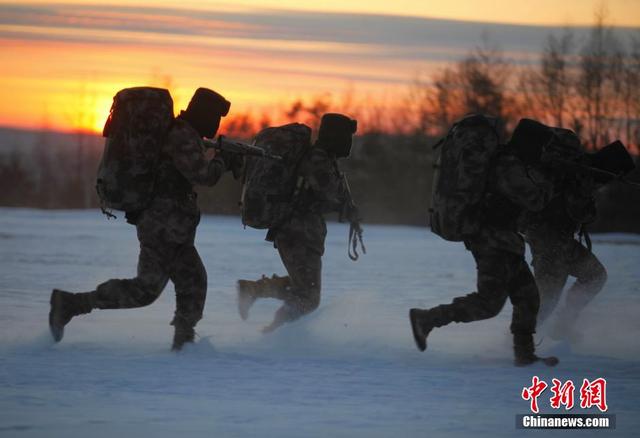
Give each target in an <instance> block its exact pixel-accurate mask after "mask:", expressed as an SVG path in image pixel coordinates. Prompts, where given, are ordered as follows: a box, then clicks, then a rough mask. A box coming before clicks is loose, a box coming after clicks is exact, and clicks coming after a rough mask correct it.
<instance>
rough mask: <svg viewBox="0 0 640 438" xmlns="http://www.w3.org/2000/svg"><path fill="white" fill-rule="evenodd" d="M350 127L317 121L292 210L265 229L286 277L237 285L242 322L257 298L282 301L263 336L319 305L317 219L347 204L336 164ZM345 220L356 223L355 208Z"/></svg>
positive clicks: (346, 122)
mask: <svg viewBox="0 0 640 438" xmlns="http://www.w3.org/2000/svg"><path fill="white" fill-rule="evenodd" d="M356 126H357V124H356V121H355V120H352V119H350V118H348V117H346V116H344V115H341V114H325V115H324V116H323V117H322V120H321V124H320V129H319V133H318V140H317V141H316V143H315V144H314V145H312V146H310V147H308V148H306V149H307V150H308V152H306V153H305V154H304V156H303V158H302V161H301V162H300V163H299V166H298V172H297V175H296V176H297V177H298V180H299V181H302V183H301V184H299V190H298V191H297V193H296V194H295V195H294V199H293V200H292V202H291V205H292V208H293V210H292V212H291V213H290V215H289V217H288V219H287V220H286V221H285V222H284V223H283V224H282V225H280V226H278V227H277V228H271V229H269V232H268V234H267V240H268V241H272V242H274V247H275V248H277V250H278V253H279V254H280V258H281V259H282V262H283V264H284V266H285V268H286V270H287V273H288V276H286V277H279V276H276V275H274V276H273V277H271V278H267V277H265V276H263V277H262V279H260V280H257V281H250V280H239V281H238V311H239V313H240V316H241V318H242V319H247V317H248V314H249V309H250V308H251V306H252V305H253V304H254V302H255V301H256V300H257V299H258V298H275V299H278V300H281V301H283V305H282V306H281V307H280V308H279V309H278V310H277V311H276V313H275V316H274V319H273V322H272V323H271V324H269V325H268V326H266V327H264V329H263V333H269V332H272V331H273V330H275V329H277V328H278V327H280V326H281V325H283V324H285V323H287V322H291V321H295V320H296V319H298V318H300V317H302V316H303V315H306V314H309V313H311V312H313V311H314V310H315V309H317V308H318V305H319V304H320V287H321V273H322V255H323V254H324V241H325V237H326V235H327V226H326V223H325V220H324V217H323V214H325V213H329V212H334V211H341V210H342V209H343V207H344V206H345V203H347V200H348V199H347V198H348V196H347V188H346V187H345V185H344V182H343V181H344V180H343V178H342V177H341V174H340V172H339V169H338V163H337V160H338V159H339V158H344V157H348V156H349V154H350V152H351V144H352V136H353V134H355V132H356ZM346 217H347V219H348V220H349V221H350V222H352V223H353V222H354V221H355V222H357V221H358V220H359V218H358V212H357V209H355V206H354V207H353V208H350V209H349V211H347V212H346Z"/></svg>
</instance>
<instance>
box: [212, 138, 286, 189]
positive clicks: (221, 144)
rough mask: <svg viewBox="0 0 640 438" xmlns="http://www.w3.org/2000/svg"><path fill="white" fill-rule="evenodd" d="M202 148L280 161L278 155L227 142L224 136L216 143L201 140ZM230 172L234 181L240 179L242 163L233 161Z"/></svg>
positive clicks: (234, 142)
mask: <svg viewBox="0 0 640 438" xmlns="http://www.w3.org/2000/svg"><path fill="white" fill-rule="evenodd" d="M202 142H203V143H204V147H205V148H207V149H216V150H219V151H224V152H228V153H231V154H235V155H238V156H243V157H245V156H252V157H260V158H268V159H270V160H282V157H281V156H280V155H274V154H270V153H269V152H267V151H265V150H264V149H262V148H259V147H257V146H255V145H252V144H247V143H242V142H240V141H233V140H227V138H226V137H225V136H224V135H219V136H218V140H217V141H211V140H206V139H203V140H202ZM230 167H231V171H232V172H233V177H234V178H235V179H240V176H241V173H240V171H241V170H242V167H243V162H242V161H237V160H235V159H234V160H233V162H232V163H231V165H230Z"/></svg>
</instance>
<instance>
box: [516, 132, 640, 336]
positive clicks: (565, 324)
mask: <svg viewBox="0 0 640 438" xmlns="http://www.w3.org/2000/svg"><path fill="white" fill-rule="evenodd" d="M545 128H546V127H545ZM575 141H576V142H578V143H579V140H578V139H577V137H576V140H575ZM580 152H581V157H580V160H579V162H578V165H579V166H580V167H578V168H576V167H575V166H574V168H573V169H567V168H566V166H565V165H562V164H560V165H559V166H555V172H554V173H556V174H557V177H556V178H557V179H558V180H559V181H558V182H557V183H556V184H557V185H558V186H560V187H562V190H560V194H559V196H557V197H556V198H554V200H553V201H552V202H551V203H549V205H548V206H547V207H546V208H545V209H543V210H542V211H540V212H527V214H526V215H525V216H524V218H523V222H522V227H521V228H522V232H523V233H524V235H525V240H526V241H527V243H528V244H529V246H530V248H531V254H532V256H533V261H532V265H533V272H534V275H535V279H536V283H537V284H538V288H539V290H540V312H539V313H538V324H542V323H543V322H545V321H546V320H547V319H548V318H549V316H550V315H551V314H552V313H553V311H554V310H555V309H556V307H557V306H558V304H559V302H560V298H561V295H562V291H563V289H564V286H565V284H566V282H567V279H568V277H569V276H572V277H575V279H576V281H575V283H573V284H572V285H571V286H570V287H569V289H568V290H567V292H566V297H565V301H564V304H563V305H562V306H561V307H560V309H559V310H558V312H557V315H556V321H555V323H554V324H553V326H552V327H551V330H550V335H551V336H552V337H553V338H556V339H569V340H576V339H578V338H579V334H578V333H576V332H575V329H574V325H575V323H576V321H577V319H578V316H579V314H580V312H581V311H582V310H583V309H584V308H585V307H586V306H587V305H588V304H589V303H590V302H591V301H592V300H593V299H594V297H595V296H596V295H597V294H598V293H599V292H600V291H601V290H602V288H603V286H604V284H605V282H606V280H607V271H606V269H605V267H604V266H603V265H602V263H601V262H600V260H598V258H597V257H596V255H595V254H594V253H593V252H592V251H591V240H590V239H589V235H588V233H587V232H586V229H585V227H586V225H587V224H589V223H591V222H593V221H595V219H596V203H595V193H596V191H597V190H598V189H599V188H601V187H603V186H604V185H605V184H607V183H608V182H609V181H611V180H613V179H614V177H615V176H616V175H623V174H625V173H627V172H629V171H631V170H633V169H634V167H635V166H634V164H633V160H632V158H631V156H630V155H629V153H628V152H627V150H626V148H625V147H624V145H622V143H620V142H615V143H612V144H610V145H608V146H606V147H604V148H602V149H601V150H600V151H598V152H596V153H593V154H586V153H584V152H583V148H582V146H580ZM598 171H600V173H598ZM605 172H609V173H610V174H611V175H607V174H606V173H605ZM576 236H578V238H576ZM583 236H584V237H585V243H586V246H585V244H583V243H582V237H583Z"/></svg>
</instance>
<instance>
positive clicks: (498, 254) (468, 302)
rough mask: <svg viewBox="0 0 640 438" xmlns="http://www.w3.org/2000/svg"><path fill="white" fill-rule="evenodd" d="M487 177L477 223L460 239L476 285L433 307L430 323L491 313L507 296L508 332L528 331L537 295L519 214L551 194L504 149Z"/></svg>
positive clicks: (533, 323)
mask: <svg viewBox="0 0 640 438" xmlns="http://www.w3.org/2000/svg"><path fill="white" fill-rule="evenodd" d="M488 181H489V187H488V190H487V192H488V195H487V203H486V206H485V208H483V209H482V210H483V212H481V216H482V217H481V219H480V221H481V223H482V226H481V229H480V231H479V232H478V233H476V234H475V235H474V236H473V237H471V238H469V239H467V240H465V242H464V243H465V246H466V248H467V249H468V250H470V251H471V253H472V254H473V257H474V259H475V261H476V266H477V271H478V280H477V288H478V290H477V292H473V293H471V294H468V295H466V296H463V297H458V298H455V299H454V300H453V302H452V303H451V304H446V305H441V306H438V307H436V308H434V309H432V310H433V311H435V318H434V322H435V324H434V327H439V326H443V325H446V324H449V323H451V322H471V321H477V320H482V319H488V318H492V317H494V316H496V315H497V314H498V313H499V312H500V311H501V310H502V307H503V306H504V303H505V301H506V299H507V298H509V299H510V300H511V304H512V305H513V316H512V321H511V332H512V333H513V334H514V335H531V334H532V333H534V332H535V328H536V315H537V313H538V307H539V297H538V290H537V287H536V284H535V281H534V278H533V275H532V274H531V271H530V270H529V267H528V266H527V263H526V262H525V260H524V240H523V239H522V237H521V236H520V235H519V234H518V232H517V219H518V217H519V215H520V214H521V212H522V210H534V211H535V210H540V209H542V208H543V207H544V205H545V204H546V203H547V202H548V200H549V198H550V196H551V185H550V184H549V183H547V182H546V181H545V180H544V178H543V177H542V175H537V174H534V172H533V171H532V170H531V169H526V168H525V166H524V165H523V164H522V162H521V161H520V160H519V159H517V158H516V157H515V156H513V155H511V154H509V153H507V152H506V151H503V152H500V153H499V155H498V156H497V159H496V163H495V165H494V166H493V168H492V170H491V174H490V175H489V179H488Z"/></svg>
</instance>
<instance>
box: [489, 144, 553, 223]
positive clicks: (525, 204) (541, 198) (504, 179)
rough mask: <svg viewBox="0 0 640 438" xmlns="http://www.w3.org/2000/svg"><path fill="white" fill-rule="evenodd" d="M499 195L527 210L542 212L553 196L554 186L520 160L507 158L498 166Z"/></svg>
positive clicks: (497, 184)
mask: <svg viewBox="0 0 640 438" xmlns="http://www.w3.org/2000/svg"><path fill="white" fill-rule="evenodd" d="M495 175H496V188H497V191H498V193H500V194H501V195H503V196H504V197H506V198H507V199H509V200H510V201H512V202H513V203H515V204H517V205H519V206H520V207H522V208H524V209H525V210H529V211H540V210H542V209H543V208H544V207H545V206H546V205H547V204H548V203H549V201H550V200H551V198H552V196H553V184H552V183H551V182H550V181H548V180H547V178H546V177H545V176H544V175H543V174H542V173H540V172H537V171H535V170H534V169H530V168H527V167H526V166H525V165H524V164H523V163H522V162H521V161H520V160H519V159H517V158H516V157H513V156H505V157H503V158H502V159H500V160H499V161H498V164H497V166H496V172H495Z"/></svg>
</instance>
